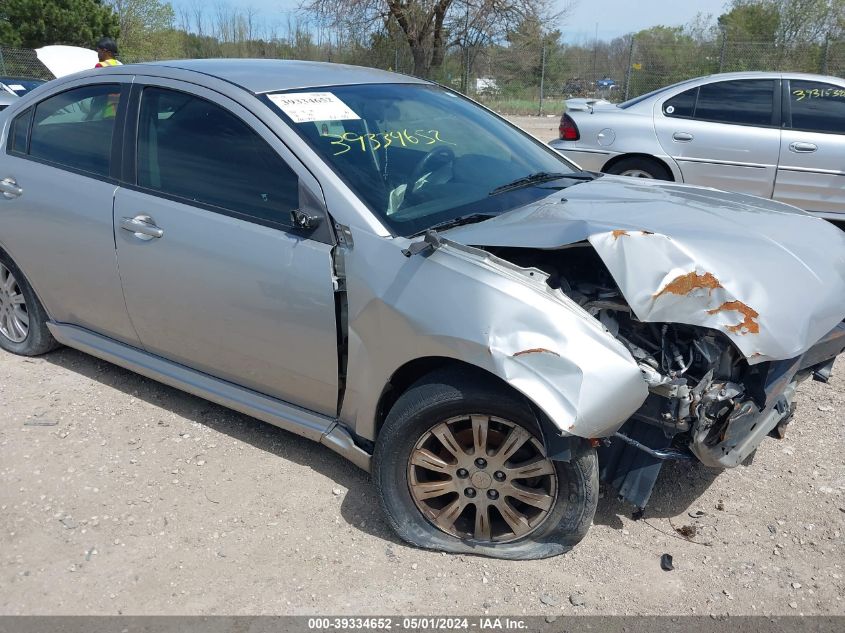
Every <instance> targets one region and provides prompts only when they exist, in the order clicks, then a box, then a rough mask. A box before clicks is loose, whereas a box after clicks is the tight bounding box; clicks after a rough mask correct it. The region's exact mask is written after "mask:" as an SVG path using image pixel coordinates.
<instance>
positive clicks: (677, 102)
mask: <svg viewBox="0 0 845 633" xmlns="http://www.w3.org/2000/svg"><path fill="white" fill-rule="evenodd" d="M697 95H698V88H693V89H691V90H685V91H684V92H682V93H681V94H679V95H675V96H674V97H672V98H671V99H667V100H666V102H665V103H664V104H663V114H665V115H666V116H671V117H680V118H689V117H691V116H692V115H693V113H694V112H695V98H696V96H697Z"/></svg>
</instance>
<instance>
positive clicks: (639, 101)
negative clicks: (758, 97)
mask: <svg viewBox="0 0 845 633" xmlns="http://www.w3.org/2000/svg"><path fill="white" fill-rule="evenodd" d="M781 78H783V79H803V80H806V81H821V82H829V81H831V80H833V81H836V82H842V79H840V78H839V77H834V76H832V75H816V74H812V73H793V72H783V71H766V70H747V71H742V72H733V73H714V74H712V75H702V76H701V77H693V78H691V79H685V80H683V81H679V82H677V83H674V84H670V85H668V86H663V87H661V88H656V89H654V90H652V91H650V92H647V93H645V94H642V95H639V96H638V97H632V98H631V99H629V100H628V101H625V102H623V103H622V104H619V105H620V106H623V107H626V108H629V109H631V110H633V111H636V110H639V109H643V108H649V107H651V104H652V103H653V102H654V101H655V100H656V99H660V98H662V97H664V96H665V95H666V92H667V91H668V90H676V89H679V88H683V89H685V90H688V89H692V88H695V87H696V86H702V85H704V84H710V83H715V82H717V81H727V80H731V79H781Z"/></svg>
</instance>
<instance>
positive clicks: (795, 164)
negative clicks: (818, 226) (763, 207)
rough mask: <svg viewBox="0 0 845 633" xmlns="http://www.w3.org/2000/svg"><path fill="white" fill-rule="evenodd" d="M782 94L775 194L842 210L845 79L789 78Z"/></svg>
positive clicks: (810, 207)
mask: <svg viewBox="0 0 845 633" xmlns="http://www.w3.org/2000/svg"><path fill="white" fill-rule="evenodd" d="M784 93H785V97H784V101H785V104H786V107H785V108H784V129H783V136H782V140H781V150H780V163H779V165H778V171H777V181H776V182H775V193H774V197H775V199H776V200H780V201H781V202H787V203H789V204H793V205H795V206H797V207H800V208H802V209H805V210H807V211H814V212H821V213H825V214H840V213H841V214H845V83H843V84H842V85H836V84H831V83H827V82H823V81H811V80H806V79H800V80H799V79H792V80H789V82H788V83H787V85H786V86H785V89H784ZM832 217H835V216H832Z"/></svg>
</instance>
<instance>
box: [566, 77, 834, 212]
mask: <svg viewBox="0 0 845 633" xmlns="http://www.w3.org/2000/svg"><path fill="white" fill-rule="evenodd" d="M550 145H551V146H552V147H554V148H555V149H557V150H558V151H560V152H561V153H562V154H563V155H564V156H566V157H567V158H570V159H571V160H573V161H575V162H576V163H577V164H579V165H580V166H581V167H583V168H584V169H588V170H593V171H604V172H607V173H610V174H621V175H626V176H635V177H641V178H659V179H661V180H674V181H677V182H685V183H690V184H694V185H703V186H708V187H715V188H717V189H724V190H726V191H737V192H741V193H749V194H753V195H755V196H761V197H764V198H773V199H775V200H779V201H781V202H786V203H788V204H792V205H795V206H797V207H800V208H802V209H804V210H806V211H810V212H812V213H814V214H817V215H820V216H822V217H826V218H830V219H839V220H843V219H845V81H843V80H842V79H838V78H836V77H826V76H823V75H807V74H798V73H794V74H793V73H765V72H745V73H726V74H719V75H711V76H708V77H701V78H698V79H693V80H689V81H685V82H682V83H679V84H675V85H673V86H669V87H667V88H662V89H660V90H657V91H654V92H651V93H648V94H646V95H643V96H640V97H637V98H635V99H631V100H629V101H626V102H624V103H621V104H619V105H614V104H611V103H608V102H606V101H594V100H589V99H572V100H569V101H567V110H566V112H565V113H564V114H563V116H562V118H561V125H560V139H557V140H554V141H551V142H550Z"/></svg>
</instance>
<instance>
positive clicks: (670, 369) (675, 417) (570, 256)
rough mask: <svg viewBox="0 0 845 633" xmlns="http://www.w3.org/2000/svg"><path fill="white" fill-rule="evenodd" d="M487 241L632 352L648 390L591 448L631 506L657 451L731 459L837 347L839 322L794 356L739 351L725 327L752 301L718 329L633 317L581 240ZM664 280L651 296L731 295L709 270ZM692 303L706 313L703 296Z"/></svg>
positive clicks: (787, 408) (725, 464)
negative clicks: (545, 244) (535, 245)
mask: <svg viewBox="0 0 845 633" xmlns="http://www.w3.org/2000/svg"><path fill="white" fill-rule="evenodd" d="M490 250H492V251H493V252H494V253H495V254H496V255H498V256H500V257H502V258H504V259H508V260H510V261H513V262H514V263H517V264H519V265H525V266H528V265H530V266H534V267H537V268H540V269H542V270H543V271H544V272H547V273H548V274H549V280H548V283H549V284H550V285H551V286H552V287H554V288H558V289H560V291H562V292H563V293H565V294H566V295H567V296H569V297H570V298H571V299H572V300H574V301H575V302H576V303H578V305H580V306H581V307H582V308H583V309H584V310H585V311H586V312H587V313H589V314H590V315H592V316H593V317H594V318H595V319H597V320H598V321H599V322H601V323H602V324H603V325H604V327H605V328H607V330H608V331H609V332H610V333H611V334H612V335H613V336H615V337H616V338H617V339H618V340H619V341H620V342H622V343H623V345H624V346H625V347H626V348H627V349H628V351H629V352H630V354H631V356H632V357H633V358H634V359H635V360H636V362H637V364H638V366H639V368H640V371H641V373H642V377H643V380H644V381H645V382H646V384H647V385H648V390H649V395H648V397H647V399H646V400H645V402H644V403H643V405H642V406H641V407H640V408H639V409H638V410H637V411H636V412H635V413H634V414H633V415H632V416H631V418H630V419H629V420H628V421H627V422H626V423H625V424H624V425H623V426H622V427H621V428H620V429H619V430H618V431H617V432H616V433H615V434H614V435H613V436H611V437H607V438H601V440H602V448H601V449H600V452H599V457H600V463H601V476H602V479H603V481H605V482H607V483H608V484H610V485H611V486H612V487H613V488H615V489H616V490H617V492H618V493H619V496H620V497H621V498H623V499H625V500H626V501H628V502H630V503H632V504H634V505H635V506H637V507H644V506H645V505H646V504H647V502H648V499H649V497H650V495H651V491H652V489H653V486H654V483H655V481H656V479H657V476H658V474H659V472H660V469H661V465H662V463H663V462H664V461H667V460H686V459H696V458H697V459H698V460H699V461H701V462H702V463H703V464H705V465H706V466H710V467H717V468H730V467H734V466H737V465H739V464H741V463H742V462H743V461H745V460H746V459H747V458H748V457H749V456H750V455H751V454H752V453H753V452H754V451H755V450H756V449H757V447H758V446H759V445H760V443H761V442H762V441H763V439H765V438H766V437H767V436H775V437H782V436H783V433H784V432H785V427H786V425H787V424H788V423H789V421H790V419H791V417H792V415H793V413H794V411H795V406H796V405H795V402H794V396H795V391H796V388H797V387H798V385H799V384H800V383H801V382H802V381H803V380H806V379H807V378H810V377H812V378H813V379H815V380H821V381H824V382H826V381H827V379H828V377H829V376H830V373H831V369H832V366H833V362H834V360H835V358H836V356H837V355H838V354H840V353H842V352H843V351H845V322H841V323H839V324H838V325H836V326H835V327H834V328H833V329H832V330H831V331H830V332H829V333H828V334H827V335H825V336H823V337H822V338H821V339H820V340H818V341H817V342H816V343H815V344H814V345H812V346H811V347H810V348H809V349H807V350H806V351H804V352H803V353H800V354H799V355H797V356H795V357H793V358H789V359H785V360H773V359H772V360H769V359H762V360H761V358H759V357H756V358H748V357H747V356H746V355H745V354H744V353H743V352H742V351H741V350H740V349H739V347H738V346H737V345H736V344H735V342H734V340H733V339H732V337H731V336H729V333H731V332H733V333H737V332H739V331H740V329H741V328H746V329H747V330H748V332H745V334H749V333H753V332H754V330H755V328H756V319H757V318H759V314H757V313H756V312H754V311H753V310H750V309H749V311H745V310H743V309H741V308H740V309H738V310H734V312H735V314H734V315H733V317H732V319H733V321H736V323H735V324H734V323H733V321H731V322H729V323H728V324H726V325H723V326H722V327H721V331H720V329H716V327H707V326H704V325H691V324H687V323H669V322H653V321H645V320H641V319H640V318H639V317H638V316H637V313H636V312H635V311H634V310H633V309H632V307H631V305H630V304H629V302H628V301H627V300H626V298H625V296H624V295H623V293H622V291H621V290H620V288H619V286H618V285H617V283H616V281H615V279H614V277H613V276H612V275H611V274H610V272H609V270H608V268H607V267H606V266H605V265H604V263H603V261H602V259H601V258H600V257H599V255H598V253H597V251H596V250H595V249H594V248H593V247H592V246H591V245H590V244H589V243H588V242H581V243H577V244H573V245H571V246H569V247H567V248H564V249H558V250H553V251H552V250H545V251H541V250H533V249H521V248H516V249H513V248H495V249H490ZM672 283H673V282H669V283H667V284H665V286H664V287H663V288H657V289H655V291H654V292H653V293H652V298H653V302H658V301H659V299H660V295H661V293H664V294H668V293H671V292H672V291H673V290H674V291H676V292H677V293H678V294H681V293H683V294H684V295H685V296H687V297H693V298H692V299H690V300H691V301H697V302H699V303H703V304H708V305H712V304H716V305H717V306H721V305H723V304H724V303H730V302H729V301H727V300H726V299H727V298H726V297H720V296H717V295H718V291H719V288H720V286H721V284H719V282H718V280H717V279H716V278H715V277H712V276H711V277H707V276H706V275H704V274H701V275H697V274H694V275H692V276H691V277H690V278H689V279H682V280H681V281H679V282H675V283H676V286H674V287H673V286H672V285H671V284H672ZM665 288H669V290H668V291H666V290H665ZM728 307H729V308H735V307H739V306H732V305H729V306H728ZM697 309H698V310H699V311H703V313H704V314H705V315H706V316H707V312H708V310H707V308H706V306H705V307H700V306H698V307H697ZM711 310H712V309H711ZM720 316H721V315H720ZM728 328H733V330H730V329H728ZM726 330H727V332H726ZM761 356H762V355H761ZM608 397H609V398H610V397H612V394H608Z"/></svg>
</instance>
